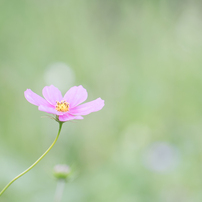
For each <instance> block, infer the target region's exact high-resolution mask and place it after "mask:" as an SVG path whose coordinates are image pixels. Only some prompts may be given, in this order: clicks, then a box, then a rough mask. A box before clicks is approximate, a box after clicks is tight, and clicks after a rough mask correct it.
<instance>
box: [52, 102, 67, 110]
mask: <svg viewBox="0 0 202 202" xmlns="http://www.w3.org/2000/svg"><path fill="white" fill-rule="evenodd" d="M56 103H57V104H56V106H55V109H56V110H57V111H59V112H68V111H69V103H68V102H66V101H63V100H62V101H61V102H58V101H57V102H56Z"/></svg>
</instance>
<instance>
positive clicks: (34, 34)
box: [0, 0, 202, 202]
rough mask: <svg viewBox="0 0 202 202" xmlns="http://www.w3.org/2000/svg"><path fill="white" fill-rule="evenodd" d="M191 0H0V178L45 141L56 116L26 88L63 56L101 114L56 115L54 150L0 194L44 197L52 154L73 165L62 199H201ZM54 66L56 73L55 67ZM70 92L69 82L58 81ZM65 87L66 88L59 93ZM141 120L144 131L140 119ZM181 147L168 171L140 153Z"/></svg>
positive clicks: (50, 186)
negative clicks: (160, 146) (72, 118)
mask: <svg viewBox="0 0 202 202" xmlns="http://www.w3.org/2000/svg"><path fill="white" fill-rule="evenodd" d="M201 6H202V5H201V3H200V2H198V1H168V0H162V1H157V0H156V1H130V0H125V1H121V0H120V1H115V0H113V1H101V0H96V1H81V0H78V1H72V0H69V1H65V0H59V1H54V0H51V1H45V0H41V1H22V0H19V1H5V0H2V1H0V13H1V18H0V93H1V98H0V111H1V117H0V138H1V141H0V165H1V166H0V187H2V188H3V186H5V185H6V183H8V182H9V180H10V179H12V178H13V177H14V176H15V175H17V174H19V173H20V172H22V171H23V170H24V169H26V168H27V167H28V166H29V165H30V164H32V163H33V162H34V161H35V160H36V159H37V158H38V157H39V156H40V155H41V154H42V153H43V152H44V151H45V150H46V149H47V147H48V146H49V145H50V144H51V143H52V141H53V139H54V138H55V135H56V133H57V128H58V125H57V123H54V122H53V121H52V120H49V119H41V118H40V117H41V116H43V115H44V114H45V113H42V112H39V111H38V110H37V108H36V107H35V106H32V105H30V104H29V103H28V102H27V101H26V100H25V98H24V96H23V92H24V91H25V90H26V89H27V88H31V89H32V90H33V91H34V92H36V93H38V94H40V95H41V90H42V88H43V87H44V86H45V85H47V84H46V83H45V80H44V75H45V73H46V71H47V69H48V66H49V65H50V64H52V63H55V62H64V63H66V64H68V65H69V66H70V67H71V68H72V70H73V71H74V73H75V75H76V82H75V84H74V85H80V84H82V85H83V86H84V87H85V88H86V89H87V90H88V92H89V98H88V101H90V100H93V99H95V98H97V97H101V98H103V99H104V100H105V103H106V105H105V107H104V108H103V110H101V111H100V112H97V113H94V114H91V115H89V116H86V117H85V119H84V120H82V121H78V122H77V123H66V124H65V125H64V128H63V131H62V133H61V136H60V138H59V141H58V142H57V144H56V145H55V147H54V148H53V150H52V151H51V152H50V153H49V154H48V155H47V156H46V158H44V159H43V161H42V162H41V163H39V165H37V166H36V167H35V168H34V169H33V170H32V171H31V172H30V173H29V174H27V175H26V176H24V177H22V178H21V179H20V180H18V181H16V182H15V183H14V184H13V185H12V186H11V187H10V188H9V189H8V190H7V191H6V192H5V194H4V195H3V196H2V197H1V201H2V202H12V201H21V202H24V201H30V202H32V201H33V202H38V201H44V202H45V201H53V194H54V190H55V187H56V182H55V180H54V178H53V177H52V173H51V172H52V168H53V167H54V165H55V164H59V163H66V164H70V165H74V166H75V167H76V168H77V169H78V173H79V174H78V177H77V178H76V179H75V181H74V182H72V183H70V184H68V185H67V187H66V189H65V193H64V197H63V201H74V202H81V201H82V202H83V201H88V202H91V201H92V202H94V201H96V202H108V201H115V202H152V201H155V202H175V201H176V202H180V201H183V202H188V201H189V202H190V201H192V202H200V201H201V200H202V194H201V188H202V180H201V179H202V172H201V169H202V167H201V165H202V158H201V157H202V150H201V144H202V136H201V132H202V126H201V122H202V108H201V103H202V94H201V87H202V69H201V64H202V57H201V53H202V25H201V20H202V16H201V12H200V10H201ZM62 73H63V72H61V74H62ZM67 90H68V89H67ZM63 93H65V92H63ZM145 128H146V129H145ZM159 141H162V142H168V143H169V144H171V145H174V146H175V147H176V148H177V150H178V151H179V154H180V158H179V162H178V166H177V167H176V168H175V169H174V170H172V171H169V172H165V173H158V172H155V171H153V170H149V169H148V168H146V167H145V165H144V163H143V156H144V153H145V151H146V150H147V148H148V147H149V146H150V145H151V144H152V143H154V142H159Z"/></svg>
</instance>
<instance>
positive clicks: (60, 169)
mask: <svg viewBox="0 0 202 202" xmlns="http://www.w3.org/2000/svg"><path fill="white" fill-rule="evenodd" d="M70 173H71V169H70V167H69V166H68V165H56V166H55V167H54V173H53V174H54V176H55V177H56V178H57V179H67V178H68V177H69V175H70Z"/></svg>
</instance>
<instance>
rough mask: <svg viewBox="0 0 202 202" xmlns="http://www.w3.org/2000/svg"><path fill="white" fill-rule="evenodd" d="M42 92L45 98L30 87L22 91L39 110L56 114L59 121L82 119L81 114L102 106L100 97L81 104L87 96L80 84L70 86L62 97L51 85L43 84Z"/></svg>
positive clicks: (96, 109) (102, 102)
mask: <svg viewBox="0 0 202 202" xmlns="http://www.w3.org/2000/svg"><path fill="white" fill-rule="evenodd" d="M42 94H43V96H44V98H45V99H44V98H42V97H41V96H39V95H37V94H36V93H34V92H33V91H32V90H30V89H27V90H26V91H25V92H24V95H25V98H26V99H27V101H28V102H30V103H31V104H34V105H36V106H38V109H39V110H40V111H44V112H47V113H50V114H54V115H56V116H57V118H58V119H59V121H61V122H65V121H69V120H73V119H83V117H82V116H83V115H87V114H90V113H91V112H96V111H99V110H101V109H102V108H103V106H104V100H102V99H101V98H97V99H96V100H93V101H91V102H87V103H85V104H81V103H82V102H84V101H85V100H86V99H87V97H88V93H87V91H86V89H85V88H83V86H81V85H80V86H74V87H72V88H70V89H69V90H68V91H67V92H66V94H65V95H64V97H63V96H62V94H61V92H60V91H59V89H58V88H56V87H55V86H53V85H51V86H45V87H44V88H43V91H42ZM79 104H81V105H79Z"/></svg>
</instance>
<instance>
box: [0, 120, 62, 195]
mask: <svg viewBox="0 0 202 202" xmlns="http://www.w3.org/2000/svg"><path fill="white" fill-rule="evenodd" d="M59 124H60V125H59V131H58V134H57V136H56V138H55V140H54V141H53V143H52V144H51V146H50V147H49V148H48V149H47V150H46V151H45V152H44V153H43V155H42V156H41V157H40V158H39V159H38V160H37V161H35V163H33V164H32V165H31V166H30V167H29V168H27V169H26V170H25V171H23V172H22V173H20V174H19V175H18V176H16V177H15V178H14V179H12V180H11V181H10V182H9V183H8V184H7V185H6V186H5V187H4V188H3V190H2V191H1V192H0V196H1V195H2V194H3V193H4V192H5V191H6V189H7V188H8V187H9V186H10V185H11V184H12V183H13V182H14V181H15V180H17V179H18V178H20V177H21V176H23V175H24V174H25V173H27V172H28V171H30V170H31V169H32V168H33V167H34V166H35V165H36V164H37V163H39V161H41V159H42V158H43V157H44V156H45V155H46V154H47V153H48V152H49V151H50V150H51V149H52V147H53V146H54V144H55V143H56V141H57V139H58V137H59V135H60V131H61V129H62V124H63V122H59Z"/></svg>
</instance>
